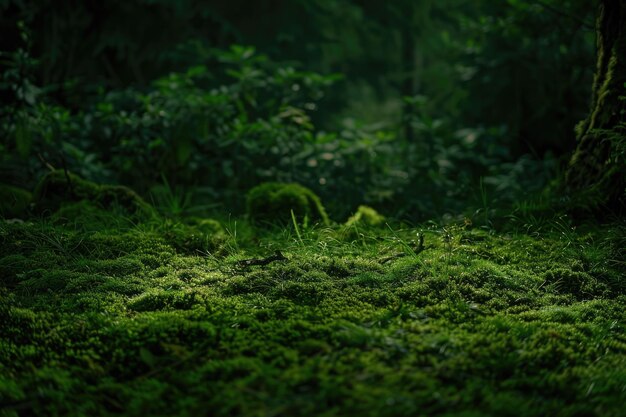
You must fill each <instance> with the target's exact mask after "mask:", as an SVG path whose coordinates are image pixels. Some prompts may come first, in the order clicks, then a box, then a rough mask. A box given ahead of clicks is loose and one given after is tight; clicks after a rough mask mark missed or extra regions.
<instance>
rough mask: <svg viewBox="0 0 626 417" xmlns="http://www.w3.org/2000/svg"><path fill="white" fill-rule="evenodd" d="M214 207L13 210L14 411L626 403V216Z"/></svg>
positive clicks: (333, 412)
mask: <svg viewBox="0 0 626 417" xmlns="http://www.w3.org/2000/svg"><path fill="white" fill-rule="evenodd" d="M511 223H512V224H513V223H515V222H514V221H513V220H511ZM203 224H204V223H203V222H198V221H194V222H190V224H188V225H184V224H183V223H180V222H177V221H173V220H154V219H153V220H148V221H143V222H140V221H134V220H132V219H129V218H125V217H122V216H118V215H116V214H115V213H114V212H113V211H111V210H107V211H100V210H98V209H96V208H95V207H92V206H90V205H89V204H86V203H78V204H77V205H70V206H68V207H66V208H65V209H64V210H61V211H60V212H58V213H56V214H55V215H53V216H48V217H42V216H38V217H32V218H30V219H25V220H24V221H9V220H4V221H0V415H2V416H22V415H41V416H55V415H68V416H83V415H84V416H104V415H118V414H122V415H129V416H204V415H206V416H231V415H242V416H430V415H440V416H443V415H446V416H483V415H491V416H593V415H596V416H620V415H621V416H623V415H624V414H623V413H624V410H625V408H624V407H625V404H626V333H625V332H624V330H625V325H626V320H625V319H626V296H625V295H624V288H625V286H626V284H625V281H624V265H625V264H624V247H625V246H626V245H625V243H626V241H625V239H624V227H623V225H608V226H593V227H591V226H590V227H584V226H582V227H579V228H577V229H574V228H572V227H571V226H570V225H569V223H568V221H567V219H565V218H555V219H553V220H550V221H544V222H539V221H537V220H535V221H534V222H532V223H531V224H529V225H526V226H524V225H523V222H519V221H518V222H517V223H515V224H513V226H511V227H509V228H508V229H507V230H509V231H502V230H499V231H497V232H496V231H493V230H485V229H481V228H479V227H473V226H471V225H468V224H464V223H462V222H459V223H456V224H455V223H453V224H450V225H448V226H441V225H431V226H429V225H423V226H421V227H417V228H409V227H406V226H401V225H389V226H384V227H381V228H378V229H373V228H370V229H367V228H364V229H359V228H358V226H357V225H354V226H353V227H352V228H350V229H346V228H345V227H343V228H342V227H340V226H329V227H310V228H308V229H307V228H304V227H300V228H297V229H296V228H294V227H293V226H292V225H289V226H286V227H284V228H276V229H274V230H272V231H267V230H266V231H263V230H255V229H253V228H252V227H249V226H246V223H245V222H244V221H239V222H235V221H234V220H232V219H231V220H230V221H225V222H222V227H223V230H221V231H220V230H218V229H219V227H218V226H217V225H215V224H214V223H211V228H212V229H211V231H210V232H207V231H206V230H205V229H203V228H202V227H201V226H202V225H203ZM418 233H420V234H421V236H423V239H424V242H423V245H420V242H419V240H420V237H419V236H418V235H417V234H418ZM277 250H278V251H280V253H281V254H282V255H284V257H285V258H286V259H282V260H281V259H278V260H274V261H271V260H272V259H274V258H271V255H273V254H274V253H275V252H276V251H277ZM268 257H270V258H268ZM277 258H280V257H277ZM249 259H254V260H255V261H253V262H245V260H249ZM264 260H266V262H263V261H264ZM242 261H243V262H242ZM256 264H258V265H256Z"/></svg>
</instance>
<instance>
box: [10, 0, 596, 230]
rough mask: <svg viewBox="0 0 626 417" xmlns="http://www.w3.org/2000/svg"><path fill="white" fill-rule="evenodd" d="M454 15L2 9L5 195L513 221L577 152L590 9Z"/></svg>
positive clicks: (472, 9) (46, 0)
mask: <svg viewBox="0 0 626 417" xmlns="http://www.w3.org/2000/svg"><path fill="white" fill-rule="evenodd" d="M466 3H467V2H462V1H459V0H446V1H442V2H434V1H421V2H413V1H408V0H407V1H404V0H397V1H393V2H387V3H381V2H372V1H366V0H351V1H339V0H316V1H305V0H296V1H289V2H287V1H282V0H273V1H270V0H264V1H259V2H254V3H253V4H250V3H249V2H246V3H245V4H244V3H243V2H242V1H240V0H234V1H230V2H211V3H210V4H206V3H205V2H201V1H199V0H132V1H127V2H124V3H117V2H95V1H86V2H80V3H78V4H77V3H76V2H71V1H69V0H61V1H54V2H53V1H51V0H43V1H39V2H37V3H36V4H31V3H27V2H22V1H19V0H0V12H1V13H0V26H1V27H2V28H3V33H6V36H3V38H2V39H1V40H0V50H1V51H2V55H1V59H2V63H1V65H2V76H1V77H2V78H1V79H0V99H1V100H2V104H3V106H0V130H1V131H2V133H3V134H2V141H1V143H0V147H2V151H3V152H2V157H1V161H0V164H1V171H2V174H3V178H5V180H4V181H5V182H7V183H9V184H12V185H19V186H22V187H26V188H29V187H30V188H32V186H33V185H34V183H35V181H36V178H37V177H39V176H40V175H41V174H42V173H43V172H45V171H48V170H49V169H52V168H54V169H68V170H70V171H72V172H75V173H77V174H80V175H81V176H83V177H85V178H88V179H91V180H96V181H100V182H102V181H105V182H111V183H120V184H124V185H129V186H131V187H133V188H135V189H137V190H138V191H139V192H140V193H141V194H143V195H144V196H146V197H147V196H149V195H151V196H152V197H153V199H158V200H159V201H160V203H159V204H161V205H169V206H171V207H173V210H175V211H177V212H180V211H181V210H186V208H185V207H187V208H188V207H189V206H191V205H194V206H205V207H216V204H217V203H218V202H219V204H221V205H223V207H225V208H226V209H227V211H232V212H235V213H236V212H239V213H241V212H243V210H244V199H243V197H242V196H243V195H244V193H245V191H247V190H248V189H250V188H252V187H253V186H255V185H257V184H259V183H261V182H264V181H278V182H298V183H301V184H303V185H305V186H307V187H310V188H311V189H312V190H313V191H314V192H316V193H317V194H319V195H320V196H321V197H322V198H323V199H324V200H325V201H327V202H328V203H327V208H328V210H329V212H330V214H331V217H335V218H342V217H345V216H347V215H348V214H349V213H351V212H353V211H354V210H355V209H356V207H358V206H359V205H360V204H369V205H372V206H374V207H376V208H377V209H380V210H381V212H383V213H385V214H395V215H399V216H405V217H407V218H410V219H416V220H417V219H420V218H424V217H426V216H431V215H442V214H444V213H449V212H452V213H457V212H461V211H465V210H467V207H468V205H472V206H479V207H482V208H483V209H484V207H485V205H486V201H485V196H487V200H488V201H487V203H488V205H497V204H500V203H510V202H512V201H515V200H516V199H519V198H520V197H524V196H526V195H527V194H528V193H529V192H532V191H540V190H541V189H542V188H543V187H544V186H545V185H546V184H547V183H548V182H549V180H550V179H551V178H553V177H554V174H555V173H556V172H558V169H559V166H560V162H559V158H560V157H561V156H563V155H564V154H565V153H566V152H567V151H568V150H570V149H571V148H572V147H573V146H574V135H573V131H572V126H573V125H574V124H575V122H576V121H577V120H579V119H580V118H582V116H583V115H584V114H585V112H586V111H587V108H586V101H587V97H588V90H589V87H588V86H589V84H590V78H591V74H592V61H593V31H592V30H590V29H589V24H590V22H592V20H593V19H592V15H593V5H592V4H591V3H590V2H586V1H583V0H570V1H566V2H556V1H552V0H545V1H533V2H522V1H515V0H508V1H505V2H502V1H495V0H481V1H477V2H472V4H471V5H469V4H466ZM242 10H243V11H245V12H242ZM547 28H550V30H547ZM242 45H249V46H242ZM304 68H305V69H306V71H304V70H303V69H304ZM340 73H341V74H343V76H340V75H339V74H340ZM323 74H324V75H323ZM164 183H165V184H166V185H165V186H163V184H164Z"/></svg>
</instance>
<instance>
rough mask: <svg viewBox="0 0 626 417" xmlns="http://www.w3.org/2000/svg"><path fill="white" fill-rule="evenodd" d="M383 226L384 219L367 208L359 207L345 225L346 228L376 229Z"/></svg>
mask: <svg viewBox="0 0 626 417" xmlns="http://www.w3.org/2000/svg"><path fill="white" fill-rule="evenodd" d="M384 224H385V217H384V216H382V215H381V214H379V213H378V212H377V211H376V210H374V209H373V208H371V207H369V206H359V208H358V209H357V211H356V213H354V214H353V215H352V216H350V218H349V219H348V220H347V221H346V223H345V225H346V227H352V226H359V227H360V226H366V227H378V226H383V225H384Z"/></svg>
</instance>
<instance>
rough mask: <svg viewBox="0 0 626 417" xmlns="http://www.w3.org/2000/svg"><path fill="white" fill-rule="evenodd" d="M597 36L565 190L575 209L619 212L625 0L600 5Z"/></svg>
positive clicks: (625, 68) (625, 57)
mask: <svg viewBox="0 0 626 417" xmlns="http://www.w3.org/2000/svg"><path fill="white" fill-rule="evenodd" d="M596 33H597V63H596V73H595V77H594V83H593V89H592V95H591V108H590V111H589V115H588V116H587V118H586V119H585V120H583V121H582V122H580V123H579V124H578V126H577V127H576V137H577V141H578V146H577V148H576V151H575V152H574V154H573V155H572V158H571V160H570V162H569V166H568V168H567V171H566V173H565V185H566V188H567V191H568V193H569V195H570V197H571V198H572V203H573V205H574V207H576V208H583V207H585V208H589V209H593V210H594V211H596V210H598V209H599V210H609V211H615V210H616V209H620V210H621V209H622V208H623V207H624V191H625V190H624V187H625V181H624V172H622V171H623V162H622V163H620V162H619V161H617V159H616V158H615V155H614V154H615V145H616V144H615V143H613V142H614V141H615V134H620V132H619V131H618V129H620V126H623V124H624V122H625V120H624V118H625V116H624V114H625V113H624V105H625V103H626V102H625V101H624V100H623V99H620V96H625V95H626V88H625V87H624V84H625V83H626V0H600V2H599V10H598V17H597V21H596ZM611 133H613V134H611ZM621 134H622V135H624V134H626V133H624V132H621Z"/></svg>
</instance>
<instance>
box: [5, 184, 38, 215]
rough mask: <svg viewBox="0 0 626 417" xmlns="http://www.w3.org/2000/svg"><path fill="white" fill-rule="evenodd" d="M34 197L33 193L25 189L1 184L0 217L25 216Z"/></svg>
mask: <svg viewBox="0 0 626 417" xmlns="http://www.w3.org/2000/svg"><path fill="white" fill-rule="evenodd" d="M32 199H33V196H32V194H31V193H30V192H28V191H26V190H24V189H21V188H18V187H14V186H12V185H6V184H0V217H5V218H13V217H24V215H25V214H26V213H27V211H28V208H29V206H30V203H31V201H32Z"/></svg>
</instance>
